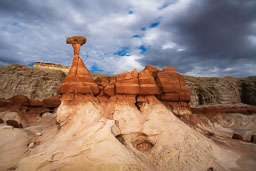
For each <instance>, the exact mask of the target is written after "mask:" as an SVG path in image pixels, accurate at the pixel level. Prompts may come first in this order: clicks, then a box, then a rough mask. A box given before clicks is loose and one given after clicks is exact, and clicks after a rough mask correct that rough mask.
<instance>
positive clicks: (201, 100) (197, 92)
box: [0, 65, 256, 107]
mask: <svg viewBox="0 0 256 171" xmlns="http://www.w3.org/2000/svg"><path fill="white" fill-rule="evenodd" d="M47 68H48V69H47ZM65 76H66V74H65V73H64V72H62V71H61V70H57V69H54V67H52V68H51V67H44V68H40V67H30V66H25V65H9V66H8V67H6V66H0V98H11V97H12V96H14V95H25V96H27V97H29V98H31V99H40V100H42V99H45V98H48V97H51V96H54V95H56V94H57V90H58V88H59V86H60V85H61V83H62V81H63V80H64V78H65ZM91 76H92V77H93V79H95V78H97V76H104V75H103V74H93V73H92V74H91ZM112 77H113V76H112ZM183 77H184V79H185V84H186V85H187V87H188V88H189V91H190V94H191V102H190V105H191V106H192V107H195V106H199V105H204V104H232V103H246V104H251V105H256V77H248V78H232V77H226V78H216V77H209V78H206V77H192V76H185V75H183Z"/></svg>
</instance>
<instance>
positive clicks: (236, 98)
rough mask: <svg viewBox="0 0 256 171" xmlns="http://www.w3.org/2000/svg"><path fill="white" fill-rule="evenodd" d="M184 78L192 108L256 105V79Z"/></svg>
mask: <svg viewBox="0 0 256 171" xmlns="http://www.w3.org/2000/svg"><path fill="white" fill-rule="evenodd" d="M183 77H184V79H185V83H186V86H187V87H188V88H189V91H190V95H191V101H190V106H193V107H196V106H199V105H205V104H234V103H245V104H250V105H256V98H255V97H256V77H248V78H233V77H225V78H217V77H211V78H210V77H191V76H185V75H183Z"/></svg>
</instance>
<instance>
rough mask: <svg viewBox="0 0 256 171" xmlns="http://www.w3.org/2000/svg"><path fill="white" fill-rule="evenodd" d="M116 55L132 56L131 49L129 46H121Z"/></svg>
mask: <svg viewBox="0 0 256 171" xmlns="http://www.w3.org/2000/svg"><path fill="white" fill-rule="evenodd" d="M114 55H118V56H130V49H129V48H128V47H121V48H120V49H119V50H118V51H117V52H115V53H114Z"/></svg>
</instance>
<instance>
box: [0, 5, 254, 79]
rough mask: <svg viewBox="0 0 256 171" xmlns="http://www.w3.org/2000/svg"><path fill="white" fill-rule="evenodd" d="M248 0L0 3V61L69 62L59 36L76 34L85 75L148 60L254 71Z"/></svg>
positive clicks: (195, 71) (197, 70)
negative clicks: (80, 40)
mask: <svg viewBox="0 0 256 171" xmlns="http://www.w3.org/2000/svg"><path fill="white" fill-rule="evenodd" d="M255 11H256V2H255V1H254V0H243V1H240V0H217V1H212V0H197V1H192V0H169V1H166V0H140V1H137V0H123V1H119V0H106V1H101V0H95V1H89V0H88V1H87V0H73V1H71V0H67V1H61V0H55V1H51V0H46V1H31V0H13V1H9V0H2V1H0V15H1V17H0V36H1V39H0V64H1V65H7V64H10V63H20V64H29V63H31V62H37V61H40V62H51V63H58V64H63V65H70V64H71V61H72V56H73V54H72V47H71V46H70V45H66V44H65V39H66V37H68V36H72V35H84V36H86V37H87V39H88V42H87V43H86V44H85V45H84V46H83V47H82V48H81V54H80V56H81V57H82V58H83V59H84V61H85V63H86V66H87V67H88V68H89V69H90V70H91V71H92V72H104V73H120V72H126V71H130V70H132V69H133V68H137V69H138V70H141V69H143V67H144V65H148V64H153V65H156V66H158V67H160V68H163V67H166V66H174V67H176V69H177V71H178V72H180V73H182V74H188V75H195V76H227V75H231V76H235V77H246V76H250V75H256V67H255V66H256V13H255Z"/></svg>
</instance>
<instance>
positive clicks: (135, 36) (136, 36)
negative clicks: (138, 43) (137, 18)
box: [132, 34, 142, 38]
mask: <svg viewBox="0 0 256 171" xmlns="http://www.w3.org/2000/svg"><path fill="white" fill-rule="evenodd" d="M132 38H142V36H141V35H138V34H135V35H133V36H132Z"/></svg>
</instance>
